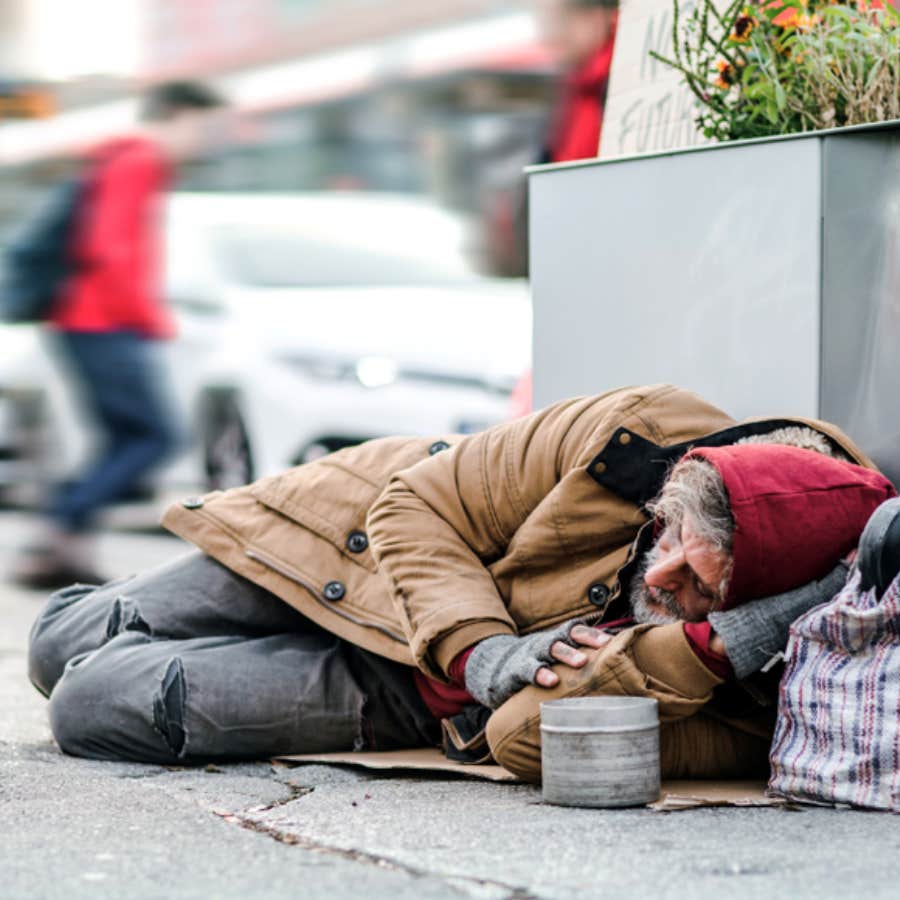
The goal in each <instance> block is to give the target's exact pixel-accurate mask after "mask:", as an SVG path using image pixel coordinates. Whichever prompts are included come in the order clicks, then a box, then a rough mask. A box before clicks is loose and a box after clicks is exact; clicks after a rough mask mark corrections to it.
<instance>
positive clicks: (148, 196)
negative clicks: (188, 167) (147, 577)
mask: <svg viewBox="0 0 900 900" xmlns="http://www.w3.org/2000/svg"><path fill="white" fill-rule="evenodd" d="M222 105H223V104H222V100H221V98H220V97H219V96H218V95H217V94H216V93H215V92H214V91H213V90H211V89H210V88H208V87H206V86H204V85H202V84H199V83H196V82H187V81H181V82H172V83H168V84H164V85H160V86H158V87H156V88H154V89H153V90H152V91H151V92H150V94H149V95H148V96H147V98H146V100H145V104H144V108H143V112H142V124H141V127H140V129H139V130H138V131H137V133H135V134H133V135H129V136H125V137H120V138H115V139H112V140H109V141H106V142H104V143H103V144H102V145H100V146H98V147H97V148H95V149H94V151H93V152H92V153H91V154H90V155H89V158H88V165H87V170H86V174H85V177H84V178H83V189H82V190H81V193H80V195H79V200H78V207H77V212H76V215H75V227H74V229H73V232H72V234H71V235H70V236H69V238H68V245H69V253H70V257H71V259H72V261H73V274H72V275H71V276H70V277H69V278H68V280H67V281H66V283H65V285H64V287H63V289H62V291H61V293H60V296H59V297H58V298H57V300H56V301H55V302H54V304H53V309H52V312H51V315H50V317H49V322H48V325H49V327H50V329H51V330H52V331H53V332H54V334H53V338H54V340H55V342H56V346H57V347H58V348H59V353H60V355H61V356H62V358H63V361H64V362H65V363H66V364H67V368H68V370H69V371H70V372H71V373H72V375H73V377H74V378H75V380H76V382H77V384H78V386H79V387H80V388H81V391H82V393H83V396H84V401H85V406H86V408H87V410H88V411H89V413H90V414H91V415H92V416H93V417H94V418H95V419H96V422H97V425H98V426H99V428H100V431H101V433H102V437H103V440H104V443H103V446H102V448H101V449H100V452H99V454H98V455H97V457H96V458H95V459H94V460H93V461H92V462H91V463H90V464H89V465H88V467H87V469H86V471H84V472H83V473H82V475H81V476H80V477H79V478H78V479H77V480H76V481H74V482H73V483H71V484H67V485H65V486H63V487H62V488H60V489H59V491H58V492H57V493H56V496H55V497H54V498H53V499H52V501H51V503H50V505H49V508H48V510H47V513H48V523H47V528H46V533H45V534H43V535H42V536H41V537H40V538H39V540H38V541H37V542H36V543H35V544H34V545H33V546H31V547H29V548H27V549H26V550H25V551H24V553H23V555H22V558H21V560H20V561H19V564H18V566H17V567H16V570H15V571H14V573H13V575H14V578H15V579H16V580H17V581H18V582H19V583H21V584H24V585H27V586H30V587H55V586H58V585H65V584H70V583H71V582H73V581H81V582H88V583H102V582H103V581H104V579H103V577H101V576H100V575H98V574H97V572H96V569H95V562H94V554H93V549H92V543H93V541H92V540H91V537H92V532H93V529H94V528H95V526H96V520H97V515H98V513H99V512H100V510H101V509H102V508H103V507H105V506H106V505H108V504H109V503H111V502H113V501H115V500H117V499H119V498H121V497H123V496H126V495H128V494H130V493H132V492H134V491H135V489H136V488H137V487H138V486H139V484H140V482H141V481H142V479H144V478H145V477H146V476H147V474H148V473H149V472H150V471H151V470H152V469H153V468H154V467H156V466H157V465H158V464H159V463H160V462H161V461H163V460H164V459H165V458H166V457H167V456H169V455H170V454H171V453H172V452H173V451H174V450H175V449H176V447H177V445H178V444H179V441H180V428H179V425H178V423H177V419H176V418H175V416H174V411H173V409H172V407H171V405H170V403H169V399H168V392H167V390H166V387H165V374H166V373H165V371H164V368H163V360H162V356H161V350H162V348H161V346H160V342H162V341H165V340H168V339H170V338H172V337H173V336H174V333H175V326H174V320H173V318H172V315H171V313H170V312H169V310H168V309H167V308H166V306H165V304H164V301H163V297H162V292H161V277H160V276H161V268H162V267H161V243H162V216H161V213H162V202H161V201H162V199H163V196H164V193H165V192H166V190H167V189H168V187H169V186H170V184H171V183H172V180H173V178H174V175H175V171H176V168H177V166H178V165H179V164H180V163H183V162H186V161H188V160H191V159H195V158H198V157H200V156H202V155H203V153H204V152H205V151H206V150H207V149H208V147H209V146H210V143H211V140H212V136H213V134H214V133H215V129H214V126H215V121H214V119H213V116H214V115H215V114H216V113H217V112H218V110H219V108H220V107H221V106H222Z"/></svg>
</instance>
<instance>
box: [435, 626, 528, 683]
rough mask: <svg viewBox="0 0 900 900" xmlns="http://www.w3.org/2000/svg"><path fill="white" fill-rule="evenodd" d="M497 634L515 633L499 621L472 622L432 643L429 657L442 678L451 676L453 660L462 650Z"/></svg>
mask: <svg viewBox="0 0 900 900" xmlns="http://www.w3.org/2000/svg"><path fill="white" fill-rule="evenodd" d="M498 634H515V632H514V631H513V629H512V628H510V627H509V626H508V625H506V624H505V623H503V622H500V621H493V620H492V621H485V622H472V623H470V624H468V625H463V626H462V627H460V628H457V629H456V630H455V631H451V632H450V633H449V634H448V635H446V636H445V637H443V638H441V640H440V641H439V642H438V643H436V644H432V646H431V654H430V655H431V658H432V660H433V661H434V663H435V665H436V666H437V668H438V669H440V671H441V673H442V674H443V676H444V678H445V679H446V678H449V677H450V676H451V672H450V667H451V666H452V665H453V661H454V660H455V659H456V657H457V656H459V654H460V653H462V652H463V651H464V650H468V649H469V647H472V646H474V645H475V644H478V643H480V642H481V641H483V640H485V639H486V638H489V637H494V636H495V635H498Z"/></svg>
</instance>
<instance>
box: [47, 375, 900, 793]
mask: <svg viewBox="0 0 900 900" xmlns="http://www.w3.org/2000/svg"><path fill="white" fill-rule="evenodd" d="M773 442H774V443H773ZM785 444H792V445H794V446H785ZM798 446H799V448H800V449H798ZM682 457H684V458H685V461H684V462H683V463H682V464H681V465H678V466H676V467H675V468H674V469H672V465H673V464H674V463H676V462H677V461H678V460H679V459H682ZM844 460H849V461H851V462H852V463H854V464H851V462H846V461H844ZM670 471H672V475H671V476H670V477H669V478H668V481H666V477H667V475H668V474H669V472H670ZM664 481H665V482H666V489H665V490H664V491H663V492H662V494H661V495H660V489H661V488H662V486H663V482H664ZM893 494H894V490H893V488H892V486H891V485H890V483H889V482H888V481H887V480H886V479H885V478H883V477H882V476H881V475H879V474H878V473H877V472H876V471H874V470H873V466H872V463H871V462H870V461H869V460H868V459H866V457H865V456H864V455H863V454H862V453H861V452H860V450H859V449H858V448H857V447H855V446H854V445H853V443H852V442H851V441H850V440H849V439H848V438H847V437H846V436H845V435H844V434H842V433H841V432H840V431H839V430H838V429H837V428H835V427H834V426H831V425H828V424H826V423H823V422H815V421H806V420H799V419H796V420H795V419H777V420H774V419H773V420H760V421H750V422H744V423H741V424H736V423H735V422H734V421H733V420H732V419H730V418H729V417H728V416H727V415H726V414H725V413H723V412H721V411H720V410H718V409H716V408H715V407H713V406H711V405H710V404H708V403H706V402H705V401H704V400H702V399H701V398H700V397H698V396H696V395H695V394H692V393H689V392H687V391H684V390H681V389H678V388H675V387H671V386H651V387H643V388H627V389H623V390H617V391H612V392H610V393H608V394H604V395H602V396H598V397H589V398H579V399H575V400H569V401H565V402H562V403H558V404H556V405H554V406H551V407H549V408H547V409H545V410H542V411H540V412H537V413H535V414H534V415H532V416H530V417H528V418H525V419H521V420H518V421H515V422H512V423H510V424H506V425H501V426H498V427H496V428H493V429H491V430H489V431H487V432H485V433H482V434H477V435H471V436H467V437H448V438H446V440H438V441H429V440H421V439H416V438H387V439H384V440H376V441H372V442H369V443H367V444H364V445H362V446H360V447H357V448H352V449H348V450H343V451H340V452H338V453H335V454H333V455H331V456H329V457H326V458H325V459H323V460H320V461H317V462H314V463H311V464H308V465H305V466H301V467H298V468H295V469H292V470H289V471H288V472H286V473H284V474H282V475H279V476H277V477H273V478H268V479H264V480H262V481H258V482H256V483H254V484H251V485H249V486H247V487H243V488H238V489H236V490H231V491H227V492H225V493H213V494H210V495H208V496H206V497H202V498H193V499H189V500H185V501H184V502H183V503H182V504H180V505H179V506H176V507H173V508H172V509H170V510H169V511H168V512H167V514H166V516H165V518H164V524H165V525H166V526H167V527H168V528H170V529H171V530H172V531H174V532H175V533H177V534H179V535H181V536H182V537H183V538H185V539H186V540H188V541H190V542H191V543H192V544H194V545H196V547H197V548H199V550H195V551H193V552H192V553H190V554H189V555H187V556H184V557H182V558H180V559H177V560H175V561H174V562H172V563H170V564H168V565H165V566H162V567H161V568H158V569H155V570H152V571H149V572H146V573H144V574H141V575H138V576H136V577H134V578H131V579H126V580H124V581H120V582H117V583H112V584H109V585H106V586H105V587H100V588H90V587H85V586H73V587H71V588H68V589H66V590H63V591H60V592H59V593H57V594H55V595H54V596H53V597H52V598H51V599H50V602H49V604H48V605H47V607H46V609H45V610H44V611H43V612H42V613H41V615H40V616H39V618H38V620H37V622H36V623H35V625H34V628H33V631H32V637H31V648H30V675H31V678H32V681H33V682H34V684H35V685H36V686H37V687H38V689H39V690H41V691H42V692H43V693H44V694H46V695H48V696H49V697H50V721H51V725H52V728H53V732H54V735H55V736H56V739H57V741H58V742H59V744H60V746H61V747H62V749H63V750H65V751H66V752H69V753H73V754H77V755H82V756H89V757H95V758H100V759H130V760H143V761H148V762H158V763H192V762H200V761H206V760H227V759H246V758H254V757H256V758H263V757H267V756H271V755H274V754H286V753H304V752H323V751H341V750H349V749H393V748H402V747H417V746H427V745H435V744H437V743H439V742H440V740H441V736H442V734H441V732H442V729H441V723H442V722H443V726H444V727H443V732H444V733H443V737H444V740H445V749H447V750H448V752H449V753H450V754H451V755H456V756H468V757H469V758H473V759H474V758H477V757H479V756H483V755H485V754H486V753H487V752H488V745H489V750H490V751H492V752H493V756H494V758H495V759H496V760H497V761H498V762H500V763H501V764H503V765H506V766H507V767H508V768H510V769H512V770H513V771H514V772H517V773H519V774H520V775H522V776H523V777H525V778H528V779H532V780H537V779H539V777H540V750H539V732H538V719H539V703H540V702H541V701H542V700H547V699H554V698H559V697H563V696H577V695H584V694H589V693H608V694H641V695H647V696H651V697H655V698H656V699H657V700H658V701H659V708H660V713H661V718H662V722H663V723H664V724H663V727H662V733H661V744H662V763H663V774H664V775H665V776H684V777H704V776H707V777H718V776H741V775H753V774H757V773H759V772H760V771H765V769H766V753H767V748H768V742H769V739H770V736H771V729H772V723H773V719H774V704H773V702H772V700H773V696H774V687H775V685H777V672H770V673H769V675H768V676H761V675H759V674H754V673H756V672H757V670H758V669H760V668H761V667H762V666H763V664H764V663H765V662H766V661H767V660H768V658H769V656H770V655H771V654H772V653H774V652H775V651H777V650H778V649H780V648H781V647H783V646H784V643H785V641H786V637H787V626H788V624H789V623H790V621H792V620H793V618H795V617H796V616H798V615H800V614H801V613H802V612H805V611H806V609H807V608H809V607H810V606H812V605H815V604H817V603H819V602H822V601H823V600H826V599H828V598H829V597H830V596H831V595H832V594H833V593H835V592H836V591H837V590H838V589H839V588H840V587H841V585H842V583H843V580H844V575H845V573H846V566H845V565H844V564H843V563H842V562H841V560H842V559H843V558H844V557H845V556H846V555H847V554H848V553H849V552H850V551H852V550H853V548H854V546H855V544H856V541H857V539H858V537H859V535H860V532H861V531H862V529H863V527H864V525H865V522H866V520H867V518H868V517H869V515H870V514H871V513H872V511H873V510H874V509H875V508H876V507H877V506H878V505H879V503H881V502H882V501H883V500H885V499H886V498H888V497H890V496H892V495H893ZM658 495H659V496H658ZM654 498H657V499H656V500H654ZM642 526H643V527H642ZM761 598H762V599H761ZM748 601H756V602H753V603H748ZM632 615H633V616H634V617H633V618H630V617H632ZM573 620H580V622H579V623H578V624H575V625H574V626H573ZM635 620H638V621H639V622H641V623H642V624H635ZM585 623H586V624H585ZM551 663H553V665H550V664H551ZM485 723H486V725H487V727H486V732H485V728H484V725H485ZM485 733H486V738H485ZM485 741H486V743H485Z"/></svg>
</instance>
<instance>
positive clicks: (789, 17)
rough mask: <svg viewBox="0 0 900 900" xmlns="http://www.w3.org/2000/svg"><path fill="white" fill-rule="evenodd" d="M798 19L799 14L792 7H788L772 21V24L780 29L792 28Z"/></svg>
mask: <svg viewBox="0 0 900 900" xmlns="http://www.w3.org/2000/svg"><path fill="white" fill-rule="evenodd" d="M799 19H800V13H798V12H797V10H796V9H795V8H794V7H793V6H789V7H788V8H787V9H785V10H782V11H781V12H780V13H778V15H777V16H775V18H774V19H772V24H773V25H778V26H779V27H781V28H794V27H795V26H796V25H797V22H798V20H799Z"/></svg>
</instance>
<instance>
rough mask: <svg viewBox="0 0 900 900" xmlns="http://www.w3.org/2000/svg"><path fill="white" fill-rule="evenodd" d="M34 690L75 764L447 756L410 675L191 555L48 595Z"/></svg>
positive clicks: (33, 647)
mask: <svg viewBox="0 0 900 900" xmlns="http://www.w3.org/2000/svg"><path fill="white" fill-rule="evenodd" d="M29 677H30V678H31V681H32V683H33V684H34V685H35V687H36V688H37V689H38V690H39V691H40V692H41V693H43V694H44V695H45V696H47V697H49V698H50V705H49V713H50V725H51V728H52V730H53V734H54V737H55V738H56V740H57V742H58V743H59V745H60V747H61V748H62V749H63V750H64V751H65V752H66V753H71V754H73V755H76V756H88V757H92V758H95V759H125V760H136V761H141V762H153V763H163V764H171V763H180V764H184V763H197V762H201V761H207V760H238V759H258V758H265V757H269V756H273V755H277V754H286V753H320V752H328V751H343V750H365V749H380V750H388V749H398V748H407V747H421V746H429V745H434V744H437V743H439V736H440V728H439V724H438V723H437V721H436V720H435V719H434V717H433V716H432V715H431V714H430V713H429V712H428V710H427V708H426V707H425V705H424V703H423V702H422V700H421V698H420V697H419V695H418V692H417V691H416V688H415V684H414V681H413V678H412V670H411V669H410V668H409V667H407V666H403V665H400V664H398V663H394V662H391V661H390V660H387V659H383V658H381V657H379V656H376V655H375V654H372V653H368V652H367V651H365V650H362V649H361V648H359V647H355V646H353V645H352V644H349V643H347V642H346V641H343V640H341V639H339V638H337V637H335V636H334V635H332V634H330V633H328V632H326V631H324V630H322V629H321V628H319V627H318V626H317V625H315V624H314V623H313V622H311V621H310V620H309V619H307V618H306V617H305V616H303V615H301V614H300V613H299V612H297V611H296V610H294V609H293V608H291V607H290V606H288V605H287V604H286V603H284V602H282V601H281V600H279V599H278V598H277V597H275V596H274V595H272V594H270V593H269V592H268V591H266V590H265V589H263V588H261V587H258V586H257V585H254V584H252V583H251V582H249V581H247V580H246V579H244V578H242V577H240V576H239V575H236V574H234V573H233V572H231V571H230V570H229V569H226V568H225V567H224V566H222V565H220V564H219V563H217V562H215V561H214V560H212V559H210V558H209V557H207V556H204V555H203V554H201V553H199V552H197V551H194V552H192V553H190V554H188V555H187V556H184V557H182V558H180V559H177V560H175V561H173V562H171V563H167V564H166V565H163V566H160V567H159V568H156V569H152V570H150V571H148V572H145V573H143V574H141V575H138V576H134V577H132V578H128V579H124V580H122V581H117V582H111V583H110V584H107V585H104V586H102V587H90V586H86V585H74V586H73V587H69V588H66V589H65V590H62V591H59V592H57V593H56V594H54V595H53V596H52V597H51V598H50V600H49V601H48V603H47V606H46V607H45V608H44V610H43V611H42V612H41V614H40V615H39V616H38V618H37V620H36V621H35V623H34V626H33V627H32V630H31V637H30V644H29Z"/></svg>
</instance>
